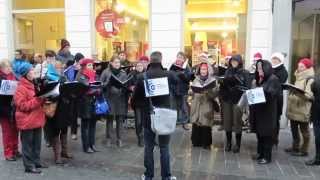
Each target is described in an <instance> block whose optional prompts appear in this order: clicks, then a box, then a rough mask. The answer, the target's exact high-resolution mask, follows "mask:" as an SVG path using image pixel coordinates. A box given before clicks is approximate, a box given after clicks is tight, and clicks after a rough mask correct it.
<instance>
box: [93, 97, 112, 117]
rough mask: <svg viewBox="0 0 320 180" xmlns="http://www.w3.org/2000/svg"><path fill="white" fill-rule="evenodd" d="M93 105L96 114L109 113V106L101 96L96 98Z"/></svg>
mask: <svg viewBox="0 0 320 180" xmlns="http://www.w3.org/2000/svg"><path fill="white" fill-rule="evenodd" d="M94 106H95V113H96V115H107V114H109V113H110V106H109V104H108V102H107V101H106V99H105V98H104V97H103V96H99V97H97V98H96V101H95V103H94Z"/></svg>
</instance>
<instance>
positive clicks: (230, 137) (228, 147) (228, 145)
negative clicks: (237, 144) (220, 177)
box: [225, 132, 232, 152]
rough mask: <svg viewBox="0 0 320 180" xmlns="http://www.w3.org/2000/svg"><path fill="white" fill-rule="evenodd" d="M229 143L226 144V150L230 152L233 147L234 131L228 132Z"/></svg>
mask: <svg viewBox="0 0 320 180" xmlns="http://www.w3.org/2000/svg"><path fill="white" fill-rule="evenodd" d="M226 138H227V143H226V146H225V151H226V152H230V151H231V147H232V132H226Z"/></svg>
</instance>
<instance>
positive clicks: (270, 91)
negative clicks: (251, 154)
mask: <svg viewBox="0 0 320 180" xmlns="http://www.w3.org/2000/svg"><path fill="white" fill-rule="evenodd" d="M255 74H256V78H255V84H256V87H262V88H263V91H264V94H265V98H266V102H265V103H260V104H255V105H251V107H250V122H252V123H253V124H252V127H253V128H254V130H255V132H256V134H257V139H258V147H257V153H258V156H257V162H258V164H268V163H270V162H271V157H272V155H271V154H272V145H273V138H272V137H273V134H274V132H275V130H276V128H277V121H278V115H277V113H274V112H277V110H278V107H277V106H278V98H279V95H280V91H281V84H280V82H279V79H278V78H277V77H276V76H275V75H273V70H272V66H271V64H270V63H269V62H268V61H265V60H260V61H258V62H257V69H256V73H255Z"/></svg>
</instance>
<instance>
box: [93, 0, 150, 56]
mask: <svg viewBox="0 0 320 180" xmlns="http://www.w3.org/2000/svg"><path fill="white" fill-rule="evenodd" d="M148 11H149V1H148V0H117V1H116V0H107V1H106V0H96V1H95V15H96V21H95V26H96V53H97V55H98V57H99V59H101V60H107V61H108V60H109V59H110V57H111V56H112V55H114V54H118V53H119V52H120V51H125V52H126V54H127V58H128V60H129V61H131V62H134V61H136V60H137V59H138V58H139V57H140V56H142V55H145V53H146V51H147V48H148V23H149V22H148V18H149V14H148V13H149V12H148Z"/></svg>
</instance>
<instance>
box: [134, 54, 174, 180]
mask: <svg viewBox="0 0 320 180" xmlns="http://www.w3.org/2000/svg"><path fill="white" fill-rule="evenodd" d="M161 62H162V54H161V52H159V51H155V52H153V53H151V55H150V64H149V66H148V68H147V71H146V73H144V75H141V76H139V77H138V80H137V84H136V88H135V90H134V92H133V98H134V99H138V100H141V101H143V102H144V104H145V107H144V109H143V113H144V114H145V115H146V116H144V118H145V119H144V120H143V122H144V130H143V131H144V166H145V169H146V170H145V173H144V174H143V175H142V176H141V179H142V180H152V179H153V177H154V156H153V151H154V148H155V146H156V144H155V139H156V136H157V135H156V134H155V133H154V132H153V131H152V129H151V117H150V111H151V109H150V108H151V104H150V101H149V99H148V98H146V93H145V88H144V79H145V77H144V76H146V77H147V78H148V79H155V78H165V77H166V78H168V84H169V92H172V91H170V90H172V89H170V87H172V86H170V85H172V84H173V83H175V80H174V75H173V74H171V73H170V72H168V71H167V70H165V69H164V68H163V66H162V64H161ZM151 101H152V104H153V106H155V107H157V108H168V109H170V108H171V103H170V94H168V95H163V96H156V97H152V98H151ZM158 140H159V141H158V146H159V147H160V164H161V176H162V179H163V180H175V179H176V177H174V176H172V174H171V168H170V151H169V144H170V135H159V136H158Z"/></svg>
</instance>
